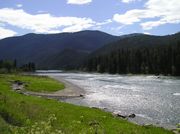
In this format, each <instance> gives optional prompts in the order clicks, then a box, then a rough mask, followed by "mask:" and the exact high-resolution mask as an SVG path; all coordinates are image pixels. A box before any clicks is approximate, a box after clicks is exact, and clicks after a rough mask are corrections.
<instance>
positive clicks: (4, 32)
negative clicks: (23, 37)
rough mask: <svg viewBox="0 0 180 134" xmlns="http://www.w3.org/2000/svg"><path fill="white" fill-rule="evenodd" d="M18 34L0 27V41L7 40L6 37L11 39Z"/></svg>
mask: <svg viewBox="0 0 180 134" xmlns="http://www.w3.org/2000/svg"><path fill="white" fill-rule="evenodd" d="M16 34H17V33H16V32H15V31H12V30H9V29H5V28H3V27H0V39H3V38H6V37H10V36H14V35H16Z"/></svg>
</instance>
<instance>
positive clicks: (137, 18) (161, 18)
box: [113, 0, 180, 30]
mask: <svg viewBox="0 0 180 134" xmlns="http://www.w3.org/2000/svg"><path fill="white" fill-rule="evenodd" d="M179 13H180V2H179V0H148V1H147V2H146V3H145V6H144V8H143V9H133V10H129V11H127V12H126V13H125V14H115V15H114V16H113V20H114V21H116V22H118V23H121V24H125V25H130V24H134V23H136V22H140V25H141V26H142V28H143V29H144V30H150V29H152V28H154V27H157V26H160V25H164V24H178V23H180V14H179ZM144 19H155V20H153V21H144V22H142V21H143V20H144Z"/></svg>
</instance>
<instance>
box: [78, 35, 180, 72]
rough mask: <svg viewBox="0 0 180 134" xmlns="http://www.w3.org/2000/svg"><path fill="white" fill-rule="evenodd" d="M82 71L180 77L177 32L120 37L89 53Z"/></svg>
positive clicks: (179, 51) (179, 46)
mask: <svg viewBox="0 0 180 134" xmlns="http://www.w3.org/2000/svg"><path fill="white" fill-rule="evenodd" d="M81 69H83V70H86V71H97V72H101V73H103V72H108V73H112V74H115V73H119V74H126V73H133V74H140V73H144V74H171V75H180V33H177V34H174V35H168V36H151V35H143V34H137V35H134V36H129V37H128V36H127V37H126V38H121V39H120V40H118V41H116V42H113V43H110V44H108V45H105V46H104V47H102V48H100V49H98V50H97V51H95V52H93V53H92V54H90V55H89V56H88V59H87V60H86V61H84V63H83V65H82V66H81Z"/></svg>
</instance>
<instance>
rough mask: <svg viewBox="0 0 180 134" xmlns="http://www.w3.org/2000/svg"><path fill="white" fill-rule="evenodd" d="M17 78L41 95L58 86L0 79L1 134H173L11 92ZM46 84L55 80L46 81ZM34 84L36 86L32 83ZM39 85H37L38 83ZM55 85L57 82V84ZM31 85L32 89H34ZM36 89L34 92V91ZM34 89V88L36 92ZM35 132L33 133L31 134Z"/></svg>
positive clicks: (37, 78)
mask: <svg viewBox="0 0 180 134" xmlns="http://www.w3.org/2000/svg"><path fill="white" fill-rule="evenodd" d="M15 78H18V79H19V80H21V81H27V82H29V86H28V88H30V87H31V88H30V90H32V89H33V88H34V87H38V90H36V91H41V88H40V87H41V86H42V89H43V90H44V89H45V88H46V86H45V85H48V89H50V91H55V90H57V89H56V86H54V85H53V82H52V83H48V84H47V83H46V82H45V81H44V80H43V79H44V78H39V77H33V78H32V77H27V76H20V75H18V76H17V75H16V76H15V75H0V134H1V133H2V134H9V133H15V132H17V133H18V134H19V133H22V134H23V133H25V134H28V133H29V134H34V133H35V132H39V133H42V134H51V133H53V132H54V133H55V134H56V133H57V134H58V133H65V134H80V133H82V134H84V133H85V134H91V133H92V134H94V133H96V132H97V133H98V134H101V133H102V134H104V133H106V134H171V133H172V132H169V131H167V130H164V129H163V128H157V127H152V126H148V127H143V126H138V125H135V124H132V123H130V122H127V121H125V120H122V119H119V118H116V117H113V116H112V115H111V114H110V113H107V112H103V111H101V110H98V109H92V108H87V107H81V106H75V105H71V104H67V103H63V102H57V101H55V100H49V99H44V98H39V97H33V96H25V95H22V94H18V93H16V92H14V91H12V90H11V83H10V81H12V80H14V79H15ZM45 79H46V80H47V81H49V80H50V81H53V80H52V79H48V78H45ZM34 80H35V83H34V82H32V81H34ZM37 81H38V82H37ZM36 82H37V85H36ZM41 82H42V83H41ZM54 82H55V83H56V81H54ZM31 84H32V85H31ZM32 87H33V88H32ZM34 89H35V88H34ZM31 132H32V133H31Z"/></svg>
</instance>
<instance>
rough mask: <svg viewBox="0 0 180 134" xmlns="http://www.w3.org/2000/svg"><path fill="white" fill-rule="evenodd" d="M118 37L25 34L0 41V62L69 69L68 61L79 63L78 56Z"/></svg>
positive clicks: (94, 33)
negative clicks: (30, 63)
mask: <svg viewBox="0 0 180 134" xmlns="http://www.w3.org/2000/svg"><path fill="white" fill-rule="evenodd" d="M118 38H119V37H116V36H112V35H109V34H107V33H103V32H100V31H81V32H76V33H60V34H50V35H48V34H47V35H43V34H27V35H24V36H19V37H11V38H6V39H3V40H0V59H9V60H14V59H16V60H17V61H18V63H19V65H22V64H25V63H27V62H35V64H36V65H37V67H38V68H44V69H45V68H49V64H52V65H51V68H49V69H55V67H56V68H57V67H58V68H61V67H65V66H66V64H68V66H69V63H71V62H72V63H73V62H74V61H79V60H80V59H81V58H82V57H81V56H83V57H85V56H86V55H88V54H89V53H91V52H93V51H95V50H97V49H98V48H101V47H102V46H103V45H105V44H107V43H110V42H113V41H115V40H117V39H118ZM65 50H70V51H73V52H74V53H76V54H77V55H75V56H74V55H73V54H72V53H70V52H67V51H65ZM72 57H73V58H72ZM62 60H66V61H68V62H62ZM47 63H49V64H47ZM74 64H75V63H73V64H72V65H74Z"/></svg>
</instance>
